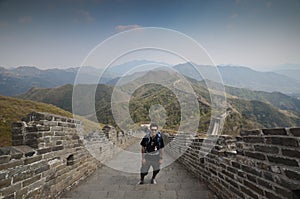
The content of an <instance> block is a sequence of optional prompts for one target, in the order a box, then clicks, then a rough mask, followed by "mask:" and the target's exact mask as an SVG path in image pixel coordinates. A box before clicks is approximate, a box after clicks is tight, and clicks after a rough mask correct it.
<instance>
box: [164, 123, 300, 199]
mask: <svg viewBox="0 0 300 199" xmlns="http://www.w3.org/2000/svg"><path fill="white" fill-rule="evenodd" d="M165 139H166V142H168V143H170V142H171V141H172V142H171V143H170V144H168V145H167V147H166V151H168V152H169V153H171V154H172V155H173V156H178V154H179V153H180V152H181V150H182V149H183V148H184V147H186V142H183V141H182V139H180V138H177V136H175V137H174V136H170V135H168V134H165ZM214 139H217V141H216V145H214V146H209V140H211V142H213V141H214ZM205 142H206V144H205V145H204V146H202V143H204V139H193V140H191V143H190V144H189V146H187V148H186V151H185V152H184V153H183V155H182V156H181V157H180V158H179V159H178V161H179V162H181V163H182V164H183V165H184V166H185V167H186V168H187V169H188V170H190V171H191V172H192V173H194V174H195V175H196V176H198V177H199V178H200V179H201V180H203V181H204V182H206V183H207V184H208V186H209V187H210V189H211V190H212V191H213V192H215V193H216V195H218V197H220V198H272V199H274V198H275V199H276V198H281V199H283V198H285V199H286V198H291V199H292V198H300V166H299V165H300V147H299V146H300V128H288V129H262V130H255V131H246V132H242V133H241V136H240V137H237V138H233V137H230V136H220V137H211V138H210V139H208V140H206V141H205ZM201 146H202V148H201ZM210 147H212V150H211V152H210V153H208V154H207V155H206V153H207V152H208V149H209V148H210ZM206 149H207V150H206Z"/></svg>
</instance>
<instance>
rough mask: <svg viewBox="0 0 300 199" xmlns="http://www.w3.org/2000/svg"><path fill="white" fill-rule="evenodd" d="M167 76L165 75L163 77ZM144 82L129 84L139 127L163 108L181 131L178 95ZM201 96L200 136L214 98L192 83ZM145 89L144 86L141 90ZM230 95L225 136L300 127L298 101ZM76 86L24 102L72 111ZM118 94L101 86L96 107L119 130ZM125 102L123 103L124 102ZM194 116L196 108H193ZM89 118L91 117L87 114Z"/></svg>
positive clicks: (34, 94) (170, 124)
mask: <svg viewBox="0 0 300 199" xmlns="http://www.w3.org/2000/svg"><path fill="white" fill-rule="evenodd" d="M150 75H151V76H159V75H162V74H161V73H159V74H156V73H155V72H151V73H150ZM162 76H163V75H162ZM140 79H141V80H137V81H135V85H134V84H132V85H131V84H130V83H128V84H126V85H125V87H126V89H128V90H130V89H132V88H135V87H137V88H138V89H136V90H135V91H134V93H133V94H132V95H131V98H130V101H129V111H130V116H131V118H132V120H133V121H134V122H135V123H142V122H150V117H149V110H150V108H151V106H152V105H155V104H160V105H161V106H163V108H164V109H165V111H166V115H167V119H166V125H165V126H164V129H166V130H169V131H170V132H173V131H174V130H177V129H178V127H179V125H180V121H181V112H180V105H179V102H178V100H177V98H176V96H175V95H174V93H173V92H172V91H171V90H169V89H168V88H167V87H163V86H159V85H158V84H146V85H144V84H142V83H141V82H143V77H141V78H140ZM188 80H189V81H190V82H191V85H192V87H193V89H194V91H195V94H196V96H197V100H198V103H199V107H200V122H199V128H198V132H199V133H202V132H206V131H207V129H208V127H209V124H210V119H211V105H210V104H211V101H210V94H209V92H208V90H207V89H206V87H205V83H204V82H199V81H196V80H193V79H188ZM165 81H166V82H168V83H169V84H173V83H174V81H173V79H171V78H170V79H166V80H165ZM137 85H143V86H137ZM79 87H81V88H82V92H84V93H83V95H82V96H83V98H86V99H87V98H88V97H91V93H89V90H90V91H91V89H89V87H95V85H79ZM225 88H226V95H227V106H228V116H227V117H226V121H225V124H224V129H223V133H224V134H230V135H237V134H239V133H240V131H241V130H249V129H258V128H276V127H288V126H289V127H291V126H300V112H299V110H300V101H299V100H298V99H296V98H292V97H289V96H286V95H284V94H281V93H267V92H258V91H251V90H247V89H238V88H232V87H225ZM72 91H73V89H72V86H71V85H65V86H62V87H58V88H52V89H31V90H30V91H29V92H28V93H26V94H24V95H22V96H21V97H22V98H26V99H32V100H37V101H42V102H47V103H52V104H54V105H56V106H58V107H60V108H62V109H65V110H70V107H71V103H72V101H71V99H70V96H72ZM113 91H114V87H113V86H109V85H103V84H99V85H98V86H97V89H96V96H95V101H96V104H95V107H96V115H97V119H98V121H99V122H101V123H104V124H111V125H114V126H116V123H115V121H114V118H113V115H112V111H111V96H112V92H113ZM120 100H121V101H122V100H123V99H120ZM187 107H188V108H189V111H190V112H191V113H193V112H194V110H193V108H194V107H189V106H187ZM82 109H83V113H84V114H83V115H85V117H86V116H88V115H89V114H90V113H88V112H86V113H85V112H84V107H82ZM126 122H127V121H125V123H126Z"/></svg>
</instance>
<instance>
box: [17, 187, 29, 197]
mask: <svg viewBox="0 0 300 199" xmlns="http://www.w3.org/2000/svg"><path fill="white" fill-rule="evenodd" d="M27 193H28V187H25V188H23V189H20V190H18V191H17V192H16V199H23V198H25V196H26V195H27Z"/></svg>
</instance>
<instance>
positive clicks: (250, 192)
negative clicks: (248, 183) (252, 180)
mask: <svg viewBox="0 0 300 199" xmlns="http://www.w3.org/2000/svg"><path fill="white" fill-rule="evenodd" d="M241 191H242V192H243V193H245V194H247V195H248V196H250V197H251V198H255V199H258V196H257V194H255V193H253V191H250V190H249V189H247V188H245V187H244V186H241Z"/></svg>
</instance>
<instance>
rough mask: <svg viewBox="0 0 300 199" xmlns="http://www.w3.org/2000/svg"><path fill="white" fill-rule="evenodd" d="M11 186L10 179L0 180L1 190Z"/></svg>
mask: <svg viewBox="0 0 300 199" xmlns="http://www.w3.org/2000/svg"><path fill="white" fill-rule="evenodd" d="M10 185H11V179H10V178H8V179H4V180H0V189H3V188H4V187H8V186H10Z"/></svg>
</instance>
